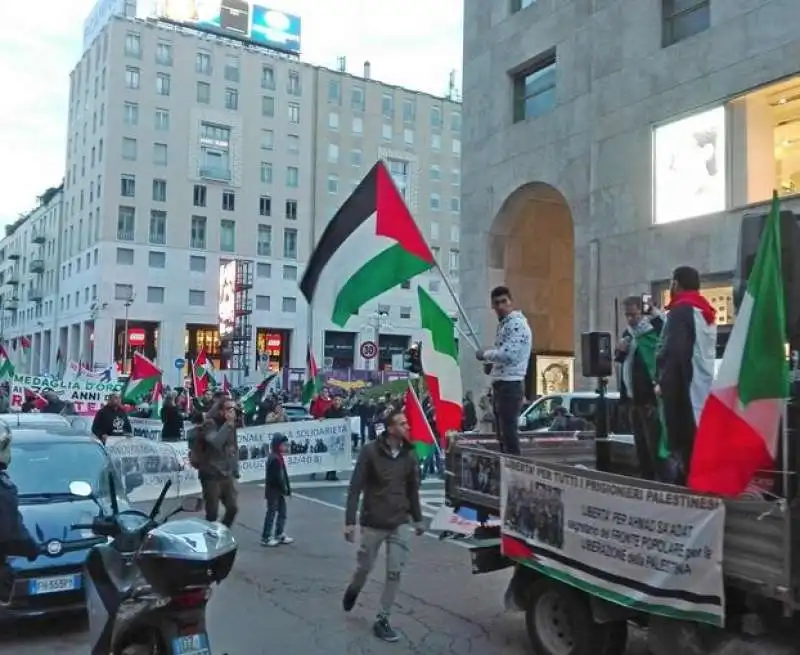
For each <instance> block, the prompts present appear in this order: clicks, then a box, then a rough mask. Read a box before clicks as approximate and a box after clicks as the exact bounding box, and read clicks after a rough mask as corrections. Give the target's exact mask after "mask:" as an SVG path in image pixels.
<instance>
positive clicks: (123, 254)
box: [117, 248, 133, 266]
mask: <svg viewBox="0 0 800 655" xmlns="http://www.w3.org/2000/svg"><path fill="white" fill-rule="evenodd" d="M117 265H118V266H133V249H131V248H117Z"/></svg>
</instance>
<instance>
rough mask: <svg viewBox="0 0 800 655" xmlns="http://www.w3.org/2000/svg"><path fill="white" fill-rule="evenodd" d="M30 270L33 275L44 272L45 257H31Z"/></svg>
mask: <svg viewBox="0 0 800 655" xmlns="http://www.w3.org/2000/svg"><path fill="white" fill-rule="evenodd" d="M30 271H31V273H33V275H39V274H41V273H44V259H31V263H30Z"/></svg>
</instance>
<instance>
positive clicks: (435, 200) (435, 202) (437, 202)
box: [430, 193, 442, 211]
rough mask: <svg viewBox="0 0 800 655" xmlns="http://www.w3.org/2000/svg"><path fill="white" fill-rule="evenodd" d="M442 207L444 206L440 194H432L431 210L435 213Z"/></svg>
mask: <svg viewBox="0 0 800 655" xmlns="http://www.w3.org/2000/svg"><path fill="white" fill-rule="evenodd" d="M441 206H442V201H441V199H440V198H439V194H438V193H432V194H431V200H430V208H431V209H432V210H433V211H439V209H440V207H441Z"/></svg>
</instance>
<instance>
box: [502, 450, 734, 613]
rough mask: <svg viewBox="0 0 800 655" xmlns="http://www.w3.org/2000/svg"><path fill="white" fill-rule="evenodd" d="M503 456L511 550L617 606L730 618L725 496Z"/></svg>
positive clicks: (505, 531)
mask: <svg viewBox="0 0 800 655" xmlns="http://www.w3.org/2000/svg"><path fill="white" fill-rule="evenodd" d="M504 460H505V461H503V464H502V466H503V469H502V474H501V486H502V491H501V500H502V511H501V514H502V520H503V524H502V528H501V530H502V551H503V554H504V555H506V556H507V557H510V558H511V559H514V560H516V561H518V562H520V563H522V564H524V565H527V566H530V567H532V568H535V569H537V570H538V571H540V572H541V573H543V574H545V575H547V576H550V577H552V578H555V579H557V580H560V581H562V582H565V583H567V584H570V585H572V586H574V587H576V588H578V589H580V590H582V591H585V592H587V593H590V594H592V595H595V596H598V597H600V598H603V599H605V600H608V601H610V602H613V603H617V604H620V605H624V606H626V607H630V608H633V609H637V610H640V611H643V612H647V613H651V614H658V615H662V616H668V617H671V618H677V619H685V620H691V621H698V622H701V623H709V624H712V625H715V626H722V625H724V620H725V592H724V588H723V579H722V540H723V530H724V526H725V505H724V503H723V502H722V500H721V499H719V498H714V497H711V496H699V495H696V494H691V493H680V492H679V491H676V490H665V489H664V488H658V487H656V486H653V487H652V488H645V487H642V486H638V485H626V484H624V483H619V482H616V481H614V482H612V481H609V479H610V478H609V476H603V474H598V473H596V472H593V471H589V470H581V469H576V468H572V467H558V466H552V467H549V466H548V467H543V466H537V465H535V464H533V463H530V462H523V461H519V460H511V459H505V458H504Z"/></svg>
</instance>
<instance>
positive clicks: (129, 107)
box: [122, 102, 139, 126]
mask: <svg viewBox="0 0 800 655" xmlns="http://www.w3.org/2000/svg"><path fill="white" fill-rule="evenodd" d="M122 122H123V123H125V125H131V126H135V125H138V124H139V105H137V104H136V103H135V102H126V103H125V104H124V105H122Z"/></svg>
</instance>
